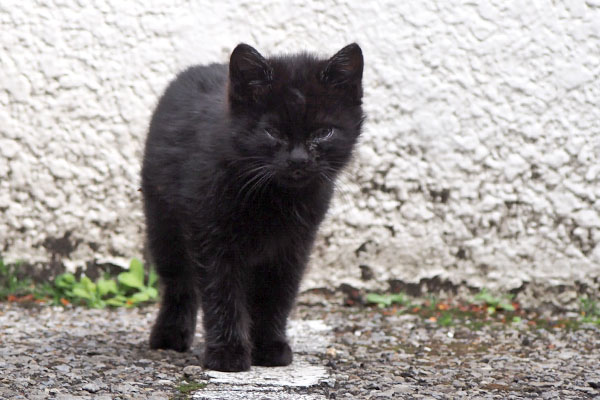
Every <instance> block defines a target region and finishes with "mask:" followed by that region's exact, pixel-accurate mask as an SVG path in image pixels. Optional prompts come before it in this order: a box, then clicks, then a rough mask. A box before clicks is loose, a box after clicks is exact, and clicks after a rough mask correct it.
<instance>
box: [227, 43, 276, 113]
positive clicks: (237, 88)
mask: <svg viewBox="0 0 600 400" xmlns="http://www.w3.org/2000/svg"><path fill="white" fill-rule="evenodd" d="M272 80H273V68H271V66H270V65H269V63H268V62H267V60H266V59H265V58H264V57H263V56H262V55H261V54H260V53H259V52H258V51H256V49H255V48H254V47H252V46H249V45H247V44H244V43H240V44H238V45H237V46H236V48H235V49H233V52H232V53H231V58H230V60H229V96H230V98H231V100H233V101H234V102H235V101H246V102H248V101H252V102H256V101H257V100H258V99H259V98H260V97H261V96H262V95H263V94H264V93H266V91H267V90H268V89H269V87H270V85H271V82H272Z"/></svg>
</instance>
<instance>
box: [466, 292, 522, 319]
mask: <svg viewBox="0 0 600 400" xmlns="http://www.w3.org/2000/svg"><path fill="white" fill-rule="evenodd" d="M513 297H514V296H513V295H511V294H505V295H503V296H502V297H498V296H494V295H492V294H491V293H490V292H489V291H488V290H487V289H486V288H483V289H481V291H480V292H479V293H477V294H476V295H475V298H474V302H482V303H483V304H484V305H486V306H487V312H488V314H494V313H495V312H496V311H498V310H504V311H515V307H514V306H513V305H512V303H511V300H512V298H513Z"/></svg>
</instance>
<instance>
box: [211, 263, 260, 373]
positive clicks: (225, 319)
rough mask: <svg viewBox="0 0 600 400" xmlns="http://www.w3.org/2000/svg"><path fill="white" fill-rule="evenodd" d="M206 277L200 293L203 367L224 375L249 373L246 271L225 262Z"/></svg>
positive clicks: (249, 352) (248, 320)
mask: <svg viewBox="0 0 600 400" xmlns="http://www.w3.org/2000/svg"><path fill="white" fill-rule="evenodd" d="M206 276H207V280H206V282H205V285H204V287H203V293H202V310H203V324H204V335H205V340H206V348H205V351H204V366H205V367H206V368H209V369H214V370H217V371H226V372H236V371H246V370H249V369H250V354H251V346H252V344H251V341H250V333H249V329H250V317H249V314H248V310H247V305H246V288H245V286H246V282H245V271H244V269H243V268H242V267H241V266H239V265H235V266H232V265H231V264H230V263H227V264H221V265H216V266H215V267H213V268H211V271H209V273H207V274H206Z"/></svg>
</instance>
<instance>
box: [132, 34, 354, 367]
mask: <svg viewBox="0 0 600 400" xmlns="http://www.w3.org/2000/svg"><path fill="white" fill-rule="evenodd" d="M362 71H363V58H362V53H361V50H360V48H359V47H358V45H356V44H351V45H349V46H346V47H345V48H344V49H342V50H341V51H340V52H338V53H337V54H336V55H334V56H333V57H332V58H331V59H329V60H327V59H319V58H317V57H315V56H313V55H309V54H298V55H293V56H280V57H272V58H268V59H266V58H264V57H263V56H261V55H260V54H259V53H258V52H257V51H256V50H255V49H253V48H252V47H250V46H248V45H245V44H240V45H238V46H237V47H236V48H235V50H234V51H233V53H232V54H231V59H230V63H229V65H222V64H211V65H208V66H196V67H191V68H189V69H188V70H186V71H184V72H182V73H181V74H179V76H177V78H176V79H175V80H174V81H173V82H172V83H171V84H170V85H169V87H168V88H167V90H166V92H165V93H164V95H163V96H162V98H161V99H160V101H159V104H158V106H157V108H156V111H155V112H154V115H153V117H152V121H151V124H150V130H149V133H148V139H147V142H146V149H145V154H144V162H143V168H142V190H143V195H144V206H145V213H146V224H147V235H148V247H149V249H150V253H151V256H152V258H153V261H154V263H155V265H156V268H157V270H158V274H159V276H160V281H161V285H162V303H161V308H160V312H159V315H158V318H157V320H156V323H155V325H154V327H153V329H152V333H151V335H150V346H151V347H152V348H165V349H174V350H177V351H185V350H188V349H189V348H190V345H191V343H192V339H193V336H194V330H195V326H196V313H197V309H198V306H199V305H201V306H202V309H203V323H204V330H205V338H206V349H205V356H204V364H205V366H206V367H207V368H211V369H216V370H221V371H243V370H247V369H249V368H250V365H251V364H253V365H266V366H277V365H288V364H289V363H290V362H291V361H292V351H291V349H290V346H289V345H288V343H287V340H286V333H285V331H286V321H287V317H288V314H289V312H290V310H291V308H292V306H293V302H294V298H295V296H296V293H297V291H298V286H299V284H300V279H301V277H302V274H303V272H304V269H305V266H306V263H307V260H308V256H309V253H310V250H311V247H312V244H313V241H314V238H315V234H316V231H317V228H318V226H319V224H320V222H321V220H322V219H323V216H324V215H325V213H326V211H327V208H328V206H329V202H330V199H331V195H332V192H333V185H334V181H335V179H336V176H337V175H338V173H339V171H340V170H341V169H342V168H343V167H344V166H345V165H346V164H347V162H348V160H349V159H350V156H351V153H352V148H353V146H354V144H355V142H356V140H357V138H358V136H359V134H360V130H361V125H362V121H363V112H362V108H361V98H362V85H361V79H362Z"/></svg>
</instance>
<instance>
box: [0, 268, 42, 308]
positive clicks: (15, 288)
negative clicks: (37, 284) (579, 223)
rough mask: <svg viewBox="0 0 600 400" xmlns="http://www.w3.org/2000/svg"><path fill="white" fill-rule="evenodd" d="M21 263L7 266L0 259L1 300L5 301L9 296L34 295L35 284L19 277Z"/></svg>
mask: <svg viewBox="0 0 600 400" xmlns="http://www.w3.org/2000/svg"><path fill="white" fill-rule="evenodd" d="M19 266H20V263H15V264H5V263H4V260H3V259H2V258H0V299H1V300H4V299H6V298H8V296H11V295H12V296H25V295H29V294H31V293H33V289H34V287H33V284H32V282H31V279H28V278H22V279H19V277H18V274H17V272H18V270H19Z"/></svg>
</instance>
